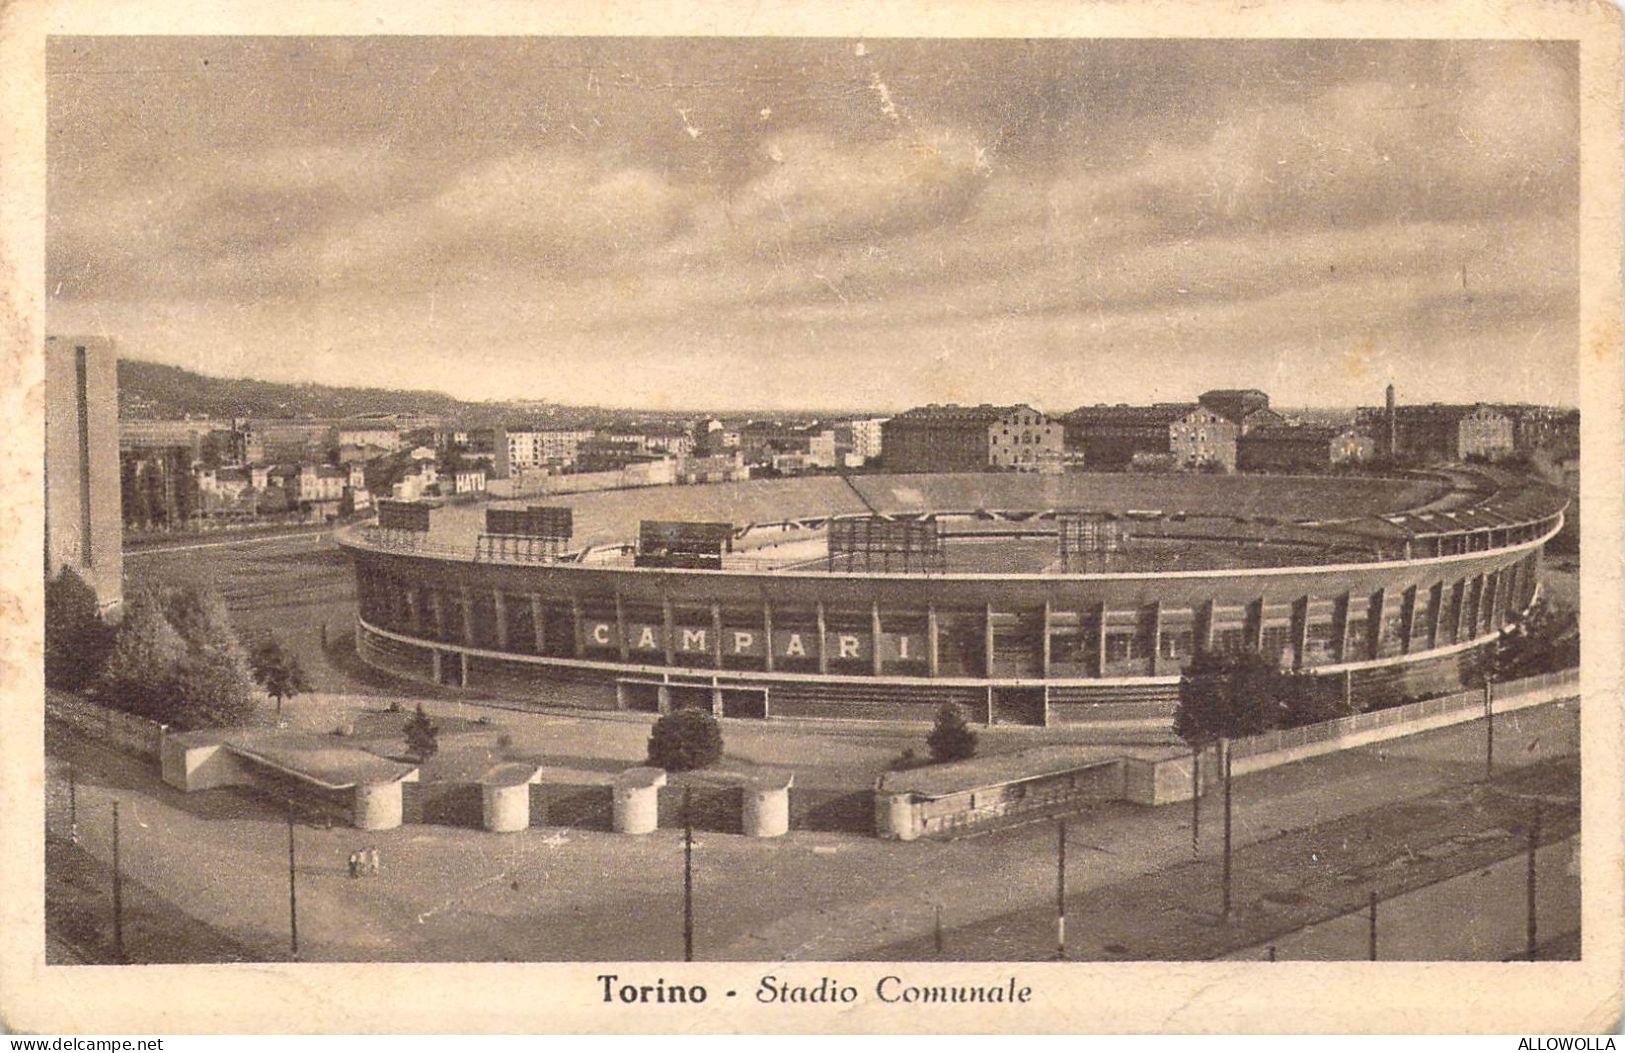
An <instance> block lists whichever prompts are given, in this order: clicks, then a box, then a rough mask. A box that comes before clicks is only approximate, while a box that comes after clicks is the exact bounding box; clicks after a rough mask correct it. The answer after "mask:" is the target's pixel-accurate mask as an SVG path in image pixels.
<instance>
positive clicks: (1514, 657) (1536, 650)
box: [1493, 600, 1580, 680]
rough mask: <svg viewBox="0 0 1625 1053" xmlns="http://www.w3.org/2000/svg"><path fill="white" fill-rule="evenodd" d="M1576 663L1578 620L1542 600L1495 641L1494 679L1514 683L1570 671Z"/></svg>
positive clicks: (1568, 612) (1556, 606)
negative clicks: (1542, 675)
mask: <svg viewBox="0 0 1625 1053" xmlns="http://www.w3.org/2000/svg"><path fill="white" fill-rule="evenodd" d="M1579 664H1580V619H1579V616H1578V615H1576V614H1575V612H1574V611H1572V610H1570V609H1568V608H1567V607H1564V606H1561V605H1559V604H1554V603H1548V602H1546V601H1545V600H1542V601H1541V602H1539V603H1537V604H1535V605H1534V606H1533V607H1531V608H1530V609H1529V610H1528V612H1526V613H1525V614H1524V615H1523V616H1522V617H1520V618H1518V619H1517V620H1516V621H1515V622H1514V623H1513V624H1512V625H1511V626H1510V627H1508V628H1507V629H1505V630H1503V631H1502V633H1501V635H1500V637H1499V638H1498V639H1497V640H1496V644H1495V656H1494V666H1493V668H1494V677H1495V679H1497V680H1516V679H1518V678H1520V677H1525V676H1536V675H1538V674H1540V673H1554V672H1557V671H1558V670H1561V669H1572V668H1574V667H1575V666H1578V665H1579Z"/></svg>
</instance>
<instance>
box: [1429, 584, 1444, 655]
mask: <svg viewBox="0 0 1625 1053" xmlns="http://www.w3.org/2000/svg"><path fill="white" fill-rule="evenodd" d="M1443 606H1444V582H1442V581H1441V582H1437V583H1435V584H1434V586H1433V587H1432V588H1431V589H1430V590H1428V636H1427V641H1428V646H1427V649H1428V650H1429V651H1431V650H1433V649H1434V648H1435V647H1437V646H1439V608H1440V607H1443Z"/></svg>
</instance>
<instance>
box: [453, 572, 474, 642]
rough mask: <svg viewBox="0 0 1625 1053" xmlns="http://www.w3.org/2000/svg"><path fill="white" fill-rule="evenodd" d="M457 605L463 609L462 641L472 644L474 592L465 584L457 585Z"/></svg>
mask: <svg viewBox="0 0 1625 1053" xmlns="http://www.w3.org/2000/svg"><path fill="white" fill-rule="evenodd" d="M457 591H458V598H459V599H460V600H461V603H459V606H460V607H462V609H463V626H462V630H463V643H465V644H467V645H469V646H470V647H472V646H474V594H473V590H471V589H470V588H469V587H468V586H467V585H459V586H458V587H457Z"/></svg>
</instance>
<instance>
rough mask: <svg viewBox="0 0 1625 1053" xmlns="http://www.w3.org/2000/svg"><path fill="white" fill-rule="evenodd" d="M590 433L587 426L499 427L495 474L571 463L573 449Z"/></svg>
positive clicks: (572, 461)
mask: <svg viewBox="0 0 1625 1053" xmlns="http://www.w3.org/2000/svg"><path fill="white" fill-rule="evenodd" d="M592 437H593V432H592V431H590V430H586V431H583V430H569V429H548V430H546V431H499V432H498V433H497V435H496V449H495V451H494V452H495V454H496V456H497V460H498V467H497V475H499V476H502V475H507V474H511V473H512V472H514V471H516V470H522V469H525V468H539V467H542V466H544V465H571V464H574V463H575V460H576V449H577V448H578V447H579V446H580V445H581V444H582V443H584V442H586V441H587V440H588V439H590V438H592ZM504 469H506V471H504Z"/></svg>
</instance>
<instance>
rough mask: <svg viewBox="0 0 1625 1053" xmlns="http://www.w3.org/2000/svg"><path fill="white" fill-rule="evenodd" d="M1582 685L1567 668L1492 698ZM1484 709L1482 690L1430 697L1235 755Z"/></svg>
mask: <svg viewBox="0 0 1625 1053" xmlns="http://www.w3.org/2000/svg"><path fill="white" fill-rule="evenodd" d="M1579 686H1580V671H1579V670H1578V669H1565V670H1563V671H1561V672H1557V673H1542V674H1541V675H1539V676H1531V677H1525V678H1524V679H1521V680H1508V681H1506V682H1505V683H1498V684H1495V685H1494V686H1493V687H1492V688H1491V697H1492V699H1494V700H1495V701H1502V700H1507V699H1513V698H1518V697H1521V696H1524V695H1530V694H1534V693H1536V692H1540V691H1546V690H1549V689H1552V688H1570V687H1572V688H1576V689H1578V687H1579ZM1483 707H1484V692H1483V691H1482V690H1476V691H1460V692H1457V693H1456V694H1453V695H1441V696H1440V697H1438V698H1429V699H1426V700H1424V701H1421V702H1412V703H1409V704H1407V705H1403V706H1391V707H1389V708H1387V709H1374V710H1372V711H1371V712H1369V713H1357V714H1355V715H1354V716H1351V717H1339V718H1337V719H1336V720H1326V721H1322V722H1321V723H1318V724H1306V725H1305V726H1303V727H1301V728H1288V729H1284V730H1281V731H1270V732H1265V733H1264V734H1262V735H1252V736H1249V737H1247V738H1244V739H1236V740H1235V741H1234V742H1232V743H1231V744H1230V749H1231V756H1232V757H1235V758H1238V759H1239V758H1243V757H1256V756H1258V755H1259V754H1263V753H1273V752H1275V751H1276V750H1289V749H1297V748H1299V747H1302V746H1308V745H1311V744H1313V743H1317V742H1328V741H1331V740H1333V739H1339V738H1342V737H1343V736H1345V735H1355V734H1358V733H1360V732H1363V731H1371V730H1373V729H1375V728H1386V727H1393V726H1394V725H1396V724H1404V723H1407V722H1409V721H1412V720H1421V719H1423V718H1426V717H1435V716H1443V715H1444V714H1446V713H1455V712H1458V711H1461V710H1467V709H1482V708H1483Z"/></svg>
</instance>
